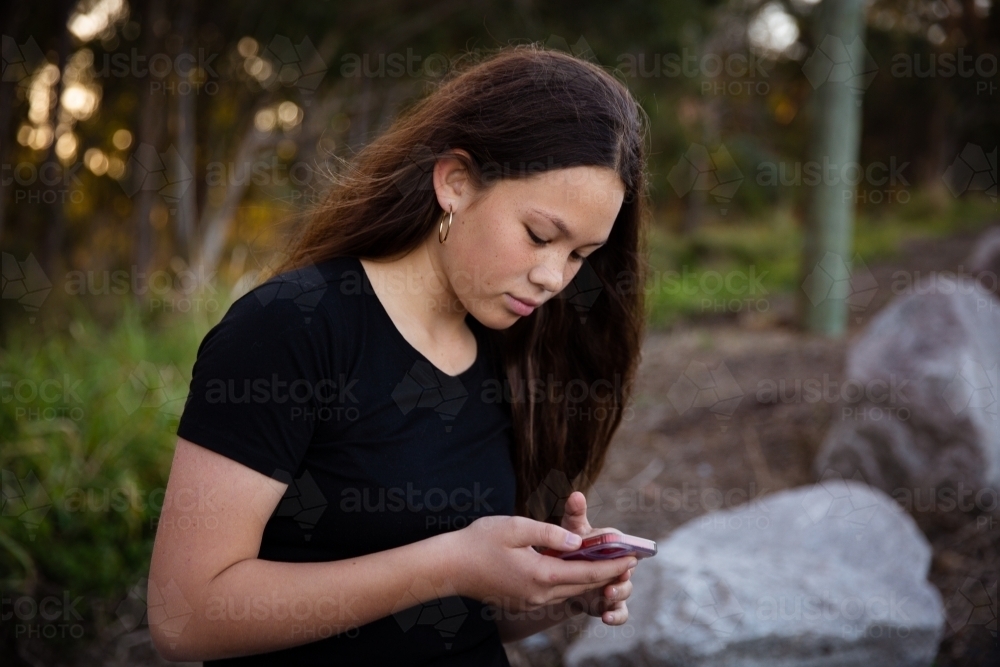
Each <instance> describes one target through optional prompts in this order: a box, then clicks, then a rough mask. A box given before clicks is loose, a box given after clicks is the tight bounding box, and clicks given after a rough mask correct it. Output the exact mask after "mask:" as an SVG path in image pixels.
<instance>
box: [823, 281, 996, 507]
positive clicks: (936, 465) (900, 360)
mask: <svg viewBox="0 0 1000 667" xmlns="http://www.w3.org/2000/svg"><path fill="white" fill-rule="evenodd" d="M998 362H1000V299H997V297H996V296H995V295H994V294H992V293H991V292H988V291H987V290H985V289H984V288H983V287H982V286H980V285H979V284H978V283H977V282H976V281H975V280H973V279H972V278H969V277H964V278H962V277H960V278H954V279H952V278H945V277H941V276H934V277H932V278H931V279H929V280H926V281H923V282H921V283H918V284H917V285H916V286H915V288H914V289H913V290H912V293H911V294H907V295H905V296H901V297H899V298H897V299H896V300H895V301H893V302H892V303H890V304H889V305H888V306H886V307H885V308H884V309H883V310H882V311H880V312H879V313H878V315H876V316H875V318H873V319H872V322H871V324H870V325H869V326H868V329H867V330H866V331H865V332H864V333H863V334H862V335H861V337H860V338H859V339H858V340H857V341H856V342H855V343H854V344H853V345H852V346H851V348H850V349H849V351H848V354H847V370H846V381H845V383H844V386H843V387H842V388H841V389H842V390H841V392H840V394H841V399H842V402H841V405H840V406H839V407H840V409H838V410H837V412H836V414H835V416H834V422H833V426H832V427H831V428H830V430H829V431H828V433H827V436H826V438H825V440H824V442H823V445H822V447H821V449H820V452H819V454H818V456H817V457H816V461H815V471H816V474H817V476H822V474H823V473H824V472H826V471H827V470H834V471H837V472H839V473H840V474H842V475H843V476H845V477H852V476H854V474H855V473H860V474H861V476H862V478H863V479H864V480H865V481H866V482H868V483H869V484H872V485H874V486H877V487H879V488H881V489H883V490H885V491H887V492H889V493H890V494H891V495H892V496H893V497H894V498H896V499H897V500H898V501H899V502H901V503H902V504H903V506H904V507H906V508H907V509H910V510H912V511H925V512H926V511H939V510H941V511H950V510H952V509H954V508H955V507H956V506H957V507H960V508H961V509H963V510H966V511H968V510H973V509H978V510H984V511H993V510H995V509H996V505H997V489H1000V420H998V416H997V399H998V398H1000V383H998V378H997V363H998ZM845 397H846V400H844V399H845ZM946 490H947V491H946Z"/></svg>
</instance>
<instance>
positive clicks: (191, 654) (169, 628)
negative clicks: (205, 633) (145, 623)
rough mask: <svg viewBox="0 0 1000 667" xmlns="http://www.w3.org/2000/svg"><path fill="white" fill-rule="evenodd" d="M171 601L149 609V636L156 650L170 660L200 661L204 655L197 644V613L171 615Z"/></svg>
mask: <svg viewBox="0 0 1000 667" xmlns="http://www.w3.org/2000/svg"><path fill="white" fill-rule="evenodd" d="M169 609H170V604H169V602H168V603H167V604H161V605H156V606H150V607H149V608H148V610H147V618H148V619H149V637H150V640H151V641H152V643H153V648H155V649H156V652H157V653H159V654H160V656H161V657H162V658H163V659H164V660H166V661H168V662H199V661H201V660H202V659H203V658H204V656H202V655H201V653H202V651H201V650H200V649H199V647H198V646H197V642H196V641H195V639H196V638H195V637H193V636H192V635H193V634H194V632H195V627H194V626H195V624H194V623H191V622H189V621H192V620H194V619H193V616H195V614H191V613H186V614H181V615H179V616H177V615H175V616H170V614H169V613H168V610H169Z"/></svg>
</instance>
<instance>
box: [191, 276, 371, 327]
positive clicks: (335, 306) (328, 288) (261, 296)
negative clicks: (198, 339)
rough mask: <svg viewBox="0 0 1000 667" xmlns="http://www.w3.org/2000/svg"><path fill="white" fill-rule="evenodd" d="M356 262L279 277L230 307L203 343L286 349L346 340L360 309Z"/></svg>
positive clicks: (253, 289) (252, 289) (271, 279)
mask: <svg viewBox="0 0 1000 667" xmlns="http://www.w3.org/2000/svg"><path fill="white" fill-rule="evenodd" d="M359 266H360V264H358V262H357V260H356V259H354V258H350V257H337V258H334V259H331V260H327V261H324V262H320V263H317V264H310V265H307V266H304V267H301V268H298V269H294V270H292V271H288V272H285V273H281V274H279V275H277V276H274V277H272V278H270V279H268V280H267V281H265V282H263V283H261V284H260V285H257V286H255V287H253V288H251V289H250V290H249V291H247V292H246V293H245V294H243V295H242V296H240V297H238V298H237V299H236V300H235V301H233V303H232V305H230V307H229V310H228V311H227V312H226V314H225V315H224V316H223V318H222V320H221V321H220V322H219V323H218V324H217V325H216V326H215V327H213V328H212V330H211V331H210V332H209V335H208V336H206V340H207V339H208V338H218V337H221V338H229V339H233V340H236V339H238V340H240V341H241V342H245V343H252V342H255V341H256V342H265V341H267V340H268V339H272V340H276V341H284V342H286V343H288V342H292V341H294V340H296V339H299V340H319V341H324V340H325V339H329V338H337V339H342V338H343V337H344V336H349V335H350V334H351V332H352V330H353V324H354V323H356V322H357V321H358V320H359V316H360V314H361V311H360V308H362V305H361V303H360V299H359V298H356V297H357V296H360V295H361V289H362V287H361V282H362V281H361V276H360V275H357V274H358V271H357V267H359Z"/></svg>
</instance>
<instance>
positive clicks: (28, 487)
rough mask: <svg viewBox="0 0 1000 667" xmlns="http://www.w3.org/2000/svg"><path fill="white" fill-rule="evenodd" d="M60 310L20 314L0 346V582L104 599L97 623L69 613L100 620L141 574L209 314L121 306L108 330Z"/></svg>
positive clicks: (81, 314)
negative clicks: (56, 320) (62, 320)
mask: <svg viewBox="0 0 1000 667" xmlns="http://www.w3.org/2000/svg"><path fill="white" fill-rule="evenodd" d="M116 298H118V297H116ZM46 305H48V304H46ZM65 305H66V310H65V311H60V313H61V314H68V315H69V321H68V326H66V327H65V328H61V329H60V328H58V327H56V326H55V325H54V324H53V323H52V322H46V321H43V320H42V318H39V321H37V322H36V323H35V324H28V323H27V321H26V320H25V321H24V322H22V323H21V325H20V326H17V327H14V328H12V329H11V330H9V331H8V332H7V334H8V337H7V340H6V342H5V344H4V347H3V348H0V379H2V383H3V388H2V396H3V401H2V402H0V434H2V435H0V470H2V473H3V492H4V507H3V512H2V516H0V572H2V573H3V574H2V575H0V576H2V578H0V588H2V590H4V591H5V592H15V591H16V592H19V593H20V594H23V595H33V596H43V595H46V594H56V595H57V597H61V594H62V592H63V591H65V592H66V594H68V595H69V596H70V597H71V599H76V598H77V597H78V596H84V599H86V600H89V601H95V600H104V601H106V602H107V604H109V605H110V606H109V607H106V609H107V612H106V613H107V615H108V616H109V618H105V619H103V620H99V619H96V618H93V617H92V616H91V614H92V612H93V609H91V608H90V607H88V608H86V609H84V608H79V607H78V608H77V611H78V612H80V613H81V614H82V615H83V616H84V618H85V619H86V620H87V621H88V622H97V623H98V624H99V625H102V624H103V623H105V622H109V621H111V622H113V621H115V616H114V615H112V612H113V610H114V609H115V606H116V605H117V603H118V602H120V601H121V600H122V598H123V597H124V595H125V593H126V592H127V591H129V590H130V589H131V588H132V587H133V586H135V585H136V584H137V583H138V582H139V580H140V579H141V578H142V577H143V576H144V575H145V573H146V572H147V571H148V565H149V558H150V556H151V553H152V545H153V537H154V536H155V520H156V518H157V517H158V516H159V513H160V511H159V510H160V508H161V507H162V503H163V491H164V490H165V487H166V478H167V473H168V471H169V469H170V462H171V458H172V455H173V449H174V444H175V442H176V435H175V429H176V426H177V416H178V415H179V410H180V408H182V407H183V401H184V399H185V398H186V395H187V391H188V386H187V383H188V381H189V378H187V377H186V376H185V374H186V373H189V372H190V368H191V365H192V363H193V361H194V356H195V353H196V351H197V348H198V344H199V341H200V340H201V338H202V337H203V336H204V334H205V333H206V332H207V329H208V320H207V319H206V318H192V317H190V316H166V317H155V318H150V317H149V316H148V314H144V313H142V312H141V311H140V309H139V307H137V306H136V305H134V304H133V303H132V302H131V301H119V302H118V303H117V304H116V305H117V306H118V307H119V308H120V309H121V311H120V312H121V314H120V315H119V317H117V318H116V319H115V320H114V321H113V322H112V323H111V324H110V325H106V324H102V323H99V322H98V321H96V320H95V319H93V317H91V315H90V314H89V313H90V311H91V310H92V308H91V306H88V305H85V304H83V303H80V302H79V300H73V299H70V300H68V302H67V303H66V304H65ZM46 310H47V311H48V310H49V309H48V308H46ZM49 312H52V311H49ZM36 599H37V597H36ZM67 640H68V641H70V640H71V639H70V638H67Z"/></svg>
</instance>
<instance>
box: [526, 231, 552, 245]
mask: <svg viewBox="0 0 1000 667" xmlns="http://www.w3.org/2000/svg"><path fill="white" fill-rule="evenodd" d="M525 229H528V228H527V227H525ZM528 236H530V237H531V240H532V241H534V242H535V245H545V244H546V243H548V241H543V240H542V239H540V238H538V237H537V236H535V235H534V234H532V232H531V230H530V229H528Z"/></svg>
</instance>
